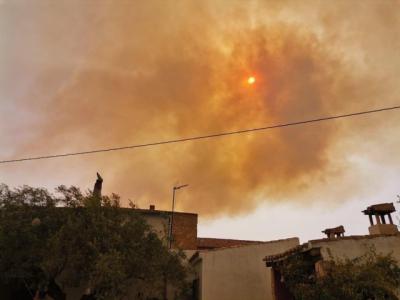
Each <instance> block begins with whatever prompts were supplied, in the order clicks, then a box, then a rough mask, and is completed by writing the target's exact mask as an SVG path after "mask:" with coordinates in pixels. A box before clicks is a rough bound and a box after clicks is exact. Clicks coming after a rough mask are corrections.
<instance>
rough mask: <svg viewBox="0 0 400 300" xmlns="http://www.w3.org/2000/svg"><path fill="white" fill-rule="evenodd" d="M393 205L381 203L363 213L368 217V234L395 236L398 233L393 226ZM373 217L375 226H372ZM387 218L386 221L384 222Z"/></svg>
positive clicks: (369, 207)
mask: <svg viewBox="0 0 400 300" xmlns="http://www.w3.org/2000/svg"><path fill="white" fill-rule="evenodd" d="M395 211H396V209H395V208H394V205H393V203H381V204H375V205H371V206H368V207H367V209H366V210H364V211H363V213H364V214H365V215H367V216H368V217H369V222H370V224H371V226H370V227H369V228H368V229H369V234H371V235H375V234H396V233H398V232H399V230H398V229H397V226H396V225H394V224H393V219H392V216H391V215H390V214H391V213H392V212H395ZM372 216H375V220H376V224H374V219H373V217H372ZM386 217H387V220H386Z"/></svg>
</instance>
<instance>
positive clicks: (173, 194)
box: [168, 184, 188, 249]
mask: <svg viewBox="0 0 400 300" xmlns="http://www.w3.org/2000/svg"><path fill="white" fill-rule="evenodd" d="M187 186H188V184H183V185H179V186H174V187H173V188H172V210H171V220H170V221H171V222H170V224H169V243H168V248H169V249H171V248H172V238H173V224H174V212H175V191H176V190H179V189H182V188H184V187H187Z"/></svg>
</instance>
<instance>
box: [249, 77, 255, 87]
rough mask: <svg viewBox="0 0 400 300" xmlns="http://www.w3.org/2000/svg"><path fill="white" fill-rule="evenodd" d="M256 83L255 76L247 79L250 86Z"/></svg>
mask: <svg viewBox="0 0 400 300" xmlns="http://www.w3.org/2000/svg"><path fill="white" fill-rule="evenodd" d="M255 82H256V78H255V77H254V76H250V77H249V78H247V83H248V84H250V85H251V84H254V83H255Z"/></svg>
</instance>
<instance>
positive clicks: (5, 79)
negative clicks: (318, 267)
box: [0, 0, 400, 216]
mask: <svg viewBox="0 0 400 300" xmlns="http://www.w3.org/2000/svg"><path fill="white" fill-rule="evenodd" d="M0 8H1V13H0V14H1V32H2V34H1V36H2V37H1V40H0V41H1V48H2V50H1V51H2V52H1V58H0V59H1V61H0V63H1V65H2V67H1V68H2V71H1V94H0V97H1V98H0V99H1V100H0V101H1V102H2V108H1V118H2V122H1V123H2V125H1V129H0V132H1V134H2V136H3V139H2V142H1V144H2V150H1V152H0V153H2V158H12V157H24V156H35V155H46V154H54V153H63V152H71V151H85V150H91V149H97V148H107V147H118V146H126V145H132V144H138V143H147V142H153V141H159V140H166V139H174V138H179V137H190V136H194V135H202V134H212V133H216V132H220V131H230V130H237V129H244V128H252V127H259V126H266V125H273V124H277V123H284V122H291V121H297V120H305V119H309V118H318V117H322V116H328V115H332V114H339V113H348V112H353V111H358V110H365V109H371V108H375V107H380V106H390V105H394V104H396V103H398V99H397V98H396V97H397V95H398V92H399V84H400V82H399V79H398V77H399V76H398V70H399V67H400V59H399V56H398V53H399V50H400V49H399V45H400V42H399V39H398V36H399V33H400V17H399V14H398V13H397V11H398V9H399V2H397V1H379V2H378V1H362V2H361V1H335V2H332V3H330V2H322V1H309V2H306V3H305V2H304V3H303V2H296V1H288V2H285V1H282V2H275V1H223V0H220V1H143V2H140V1H123V0H121V1H106V0H101V1H90V0H88V1H57V2H54V1H45V0H43V1H37V2H32V1H3V2H2V4H0ZM248 76H255V78H256V82H255V84H254V85H251V86H250V85H248V84H246V79H247V78H248ZM396 101H397V102H396ZM396 116H398V115H396V113H388V114H387V115H381V116H373V117H369V118H367V119H362V120H348V121H347V120H346V121H340V122H330V123H328V122H327V123H321V124H318V125H305V126H298V127H296V128H294V127H293V128H285V129H276V130H271V131H267V132H259V133H254V134H244V135H240V136H230V137H224V138H220V139H213V140H211V139H210V140H204V141H197V142H186V143H181V144H175V145H168V146H159V147H154V148H147V149H137V150H127V151H123V152H119V153H109V154H97V155H93V156H90V157H89V156H82V157H75V158H68V159H60V160H49V161H43V162H30V163H26V164H25V165H18V166H15V165H7V166H2V167H1V168H2V170H0V172H1V179H2V180H1V181H3V182H5V183H7V181H11V182H12V183H13V184H16V185H21V184H24V183H27V182H30V181H29V180H28V179H27V177H30V178H35V180H36V181H34V182H35V183H37V184H38V185H40V180H42V181H43V182H44V183H43V185H46V183H45V182H47V183H48V182H51V184H56V182H53V181H52V178H57V180H58V181H60V182H58V183H59V184H65V183H71V184H76V185H80V186H82V187H91V184H92V181H93V180H94V179H95V177H94V175H95V172H96V171H99V172H101V174H102V176H103V177H104V180H105V182H104V186H105V189H106V191H107V192H111V191H112V192H116V193H119V194H121V195H122V196H123V201H124V203H126V202H125V201H126V200H127V199H128V198H129V199H131V200H132V201H133V202H135V203H137V204H138V205H139V206H145V205H147V204H148V203H154V204H156V205H157V206H158V207H161V208H167V207H169V205H170V198H171V188H172V186H173V185H174V184H179V183H181V184H182V183H185V184H186V183H187V184H189V187H188V188H187V189H185V190H181V191H179V197H180V198H179V199H180V200H179V201H180V202H179V207H180V209H182V210H190V211H196V212H199V213H201V214H204V215H209V216H212V215H217V214H224V213H227V214H237V213H241V212H246V211H249V210H251V209H254V208H255V207H257V205H258V204H259V203H261V202H265V201H271V202H274V201H283V200H282V199H285V200H284V201H297V202H300V203H301V202H304V203H308V201H307V199H306V198H307V197H305V196H304V195H308V194H309V193H310V192H311V193H313V194H318V187H319V185H320V184H321V183H324V182H327V181H329V180H331V178H333V177H335V178H340V177H341V176H343V173H346V172H349V170H350V171H351V168H352V166H351V164H349V163H348V156H349V155H353V156H354V155H357V153H358V152H357V151H363V153H365V152H374V151H375V152H376V151H378V153H379V154H376V153H375V154H373V155H374V157H377V156H382V153H381V152H380V150H379V149H380V148H379V147H377V148H376V147H375V148H374V147H369V146H366V144H363V145H364V146H362V150H360V148H357V147H355V146H354V145H355V144H356V141H357V142H360V143H362V142H363V141H365V143H367V144H369V143H370V139H369V138H368V137H369V136H371V135H376V136H382V135H383V134H384V133H385V132H388V131H390V132H391V136H392V138H393V135H394V137H396V133H397V132H398V129H399V127H398V125H397V123H398V122H396ZM396 126H397V127H396ZM388 128H389V129H388ZM397 136H398V134H397ZM388 143H389V142H388ZM390 147H391V149H392V151H393V149H398V147H399V142H398V139H397V142H393V141H391V143H390ZM357 149H358V150H357ZM377 149H378V150H377ZM390 153H391V154H390V155H389V157H386V161H385V163H386V164H388V165H391V164H393V163H394V162H395V161H397V162H398V158H394V157H393V158H392V156H393V153H392V152H390ZM71 178H73V179H72V180H71ZM64 179H65V181H64ZM336 180H337V179H336ZM352 180H353V181H354V182H357V180H356V178H353V179H352ZM336 182H337V181H336ZM356 188H360V185H359V184H356V183H355V184H354V186H353V187H351V188H349V190H348V191H346V193H345V194H347V193H348V194H351V193H352V191H353V190H355V189H356ZM332 192H333V193H334V192H335V187H332ZM315 199H316V201H322V200H323V197H320V199H319V198H318V197H316V198H315ZM338 201H345V199H338Z"/></svg>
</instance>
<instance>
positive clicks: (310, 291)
mask: <svg viewBox="0 0 400 300" xmlns="http://www.w3.org/2000/svg"><path fill="white" fill-rule="evenodd" d="M314 262H315V261H313V260H307V259H304V256H299V255H297V256H296V255H295V256H292V257H290V258H289V259H288V260H287V261H286V262H285V263H284V264H282V265H281V267H280V272H281V274H282V276H283V278H284V281H285V285H286V286H287V287H288V288H289V290H290V292H291V293H292V295H293V296H294V298H295V299H296V300H305V299H315V300H318V299H321V300H322V299H323V300H334V299H349V300H350V299H351V300H383V299H388V300H398V299H399V298H398V297H397V296H396V292H395V291H397V292H398V289H399V287H400V267H399V266H398V263H397V262H396V261H395V260H394V259H393V257H392V256H391V255H380V254H377V253H376V252H375V250H374V249H369V250H368V251H367V252H366V253H365V254H364V255H363V256H360V257H357V258H354V259H345V260H338V259H336V260H333V259H332V260H331V261H329V263H328V264H326V265H325V269H326V270H325V271H326V274H325V275H324V276H316V274H315V271H314Z"/></svg>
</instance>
